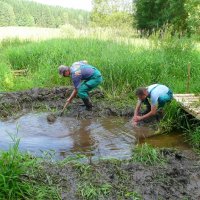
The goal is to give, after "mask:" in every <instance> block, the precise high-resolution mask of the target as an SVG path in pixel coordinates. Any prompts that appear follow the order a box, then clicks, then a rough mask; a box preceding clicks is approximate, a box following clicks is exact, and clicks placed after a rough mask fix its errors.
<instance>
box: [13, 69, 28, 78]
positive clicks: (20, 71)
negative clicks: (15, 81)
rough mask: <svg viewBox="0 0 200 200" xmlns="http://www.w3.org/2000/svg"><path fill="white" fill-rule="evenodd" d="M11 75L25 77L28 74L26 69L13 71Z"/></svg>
mask: <svg viewBox="0 0 200 200" xmlns="http://www.w3.org/2000/svg"><path fill="white" fill-rule="evenodd" d="M12 73H13V75H14V76H26V75H27V73H28V69H21V70H13V71H12Z"/></svg>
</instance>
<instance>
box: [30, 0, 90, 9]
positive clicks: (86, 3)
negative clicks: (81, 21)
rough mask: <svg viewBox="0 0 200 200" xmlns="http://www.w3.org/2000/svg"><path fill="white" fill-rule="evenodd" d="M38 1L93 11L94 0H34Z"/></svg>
mask: <svg viewBox="0 0 200 200" xmlns="http://www.w3.org/2000/svg"><path fill="white" fill-rule="evenodd" d="M32 1H36V2H38V3H43V4H48V5H54V6H62V7H67V8H75V9H82V10H87V11H91V10H92V0H32Z"/></svg>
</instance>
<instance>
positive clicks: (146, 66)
mask: <svg viewBox="0 0 200 200" xmlns="http://www.w3.org/2000/svg"><path fill="white" fill-rule="evenodd" d="M16 43H18V44H19V45H17V44H16V45H15V43H14V42H10V44H11V45H9V42H7V43H5V42H4V45H3V47H2V48H1V51H0V52H1V53H0V57H2V61H1V63H0V69H1V71H0V75H1V77H2V79H1V83H2V84H0V90H1V91H13V90H22V89H28V88H32V87H53V86H55V85H65V84H67V85H69V84H70V81H69V80H68V81H66V79H60V78H59V76H58V73H57V67H58V66H59V65H60V64H65V65H71V64H72V63H73V62H74V61H77V60H82V59H86V60H88V61H89V63H91V64H92V65H94V66H96V67H97V68H99V69H100V70H101V72H102V74H103V77H104V82H103V84H102V88H103V89H104V90H105V91H106V94H107V96H108V97H124V96H125V97H130V98H133V91H134V90H135V88H136V87H138V86H143V85H144V86H145V85H148V84H152V83H157V82H159V83H163V84H166V85H168V86H169V87H170V88H172V90H173V91H175V92H179V93H181V92H185V90H186V80H187V66H188V63H191V66H192V71H191V91H192V92H196V93H197V92H200V89H199V86H198V79H199V76H198V74H199V73H200V54H199V52H198V51H197V50H195V49H194V48H193V45H192V42H191V40H189V39H171V40H169V39H168V40H167V42H166V41H163V43H158V42H156V43H155V42H154V43H152V44H151V45H150V46H149V47H141V46H137V45H134V44H125V43H123V42H121V43H119V42H114V41H101V40H97V39H81V38H80V39H54V40H49V41H42V42H37V43H36V42H24V44H22V43H21V42H20V43H19V42H17V41H16ZM25 68H27V69H28V70H29V73H28V75H27V76H26V77H17V78H15V77H13V75H12V74H11V70H14V69H25Z"/></svg>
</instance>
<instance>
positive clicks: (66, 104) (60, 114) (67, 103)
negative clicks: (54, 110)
mask: <svg viewBox="0 0 200 200" xmlns="http://www.w3.org/2000/svg"><path fill="white" fill-rule="evenodd" d="M69 104H70V102H69V101H67V102H66V103H65V105H64V107H63V109H62V111H61V113H59V114H58V115H59V116H62V115H63V113H64V111H65V108H66V107H67V106H68V105H69Z"/></svg>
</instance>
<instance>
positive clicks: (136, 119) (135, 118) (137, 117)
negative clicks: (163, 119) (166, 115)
mask: <svg viewBox="0 0 200 200" xmlns="http://www.w3.org/2000/svg"><path fill="white" fill-rule="evenodd" d="M141 120H142V117H141V116H135V117H134V121H135V122H139V121H141Z"/></svg>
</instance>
